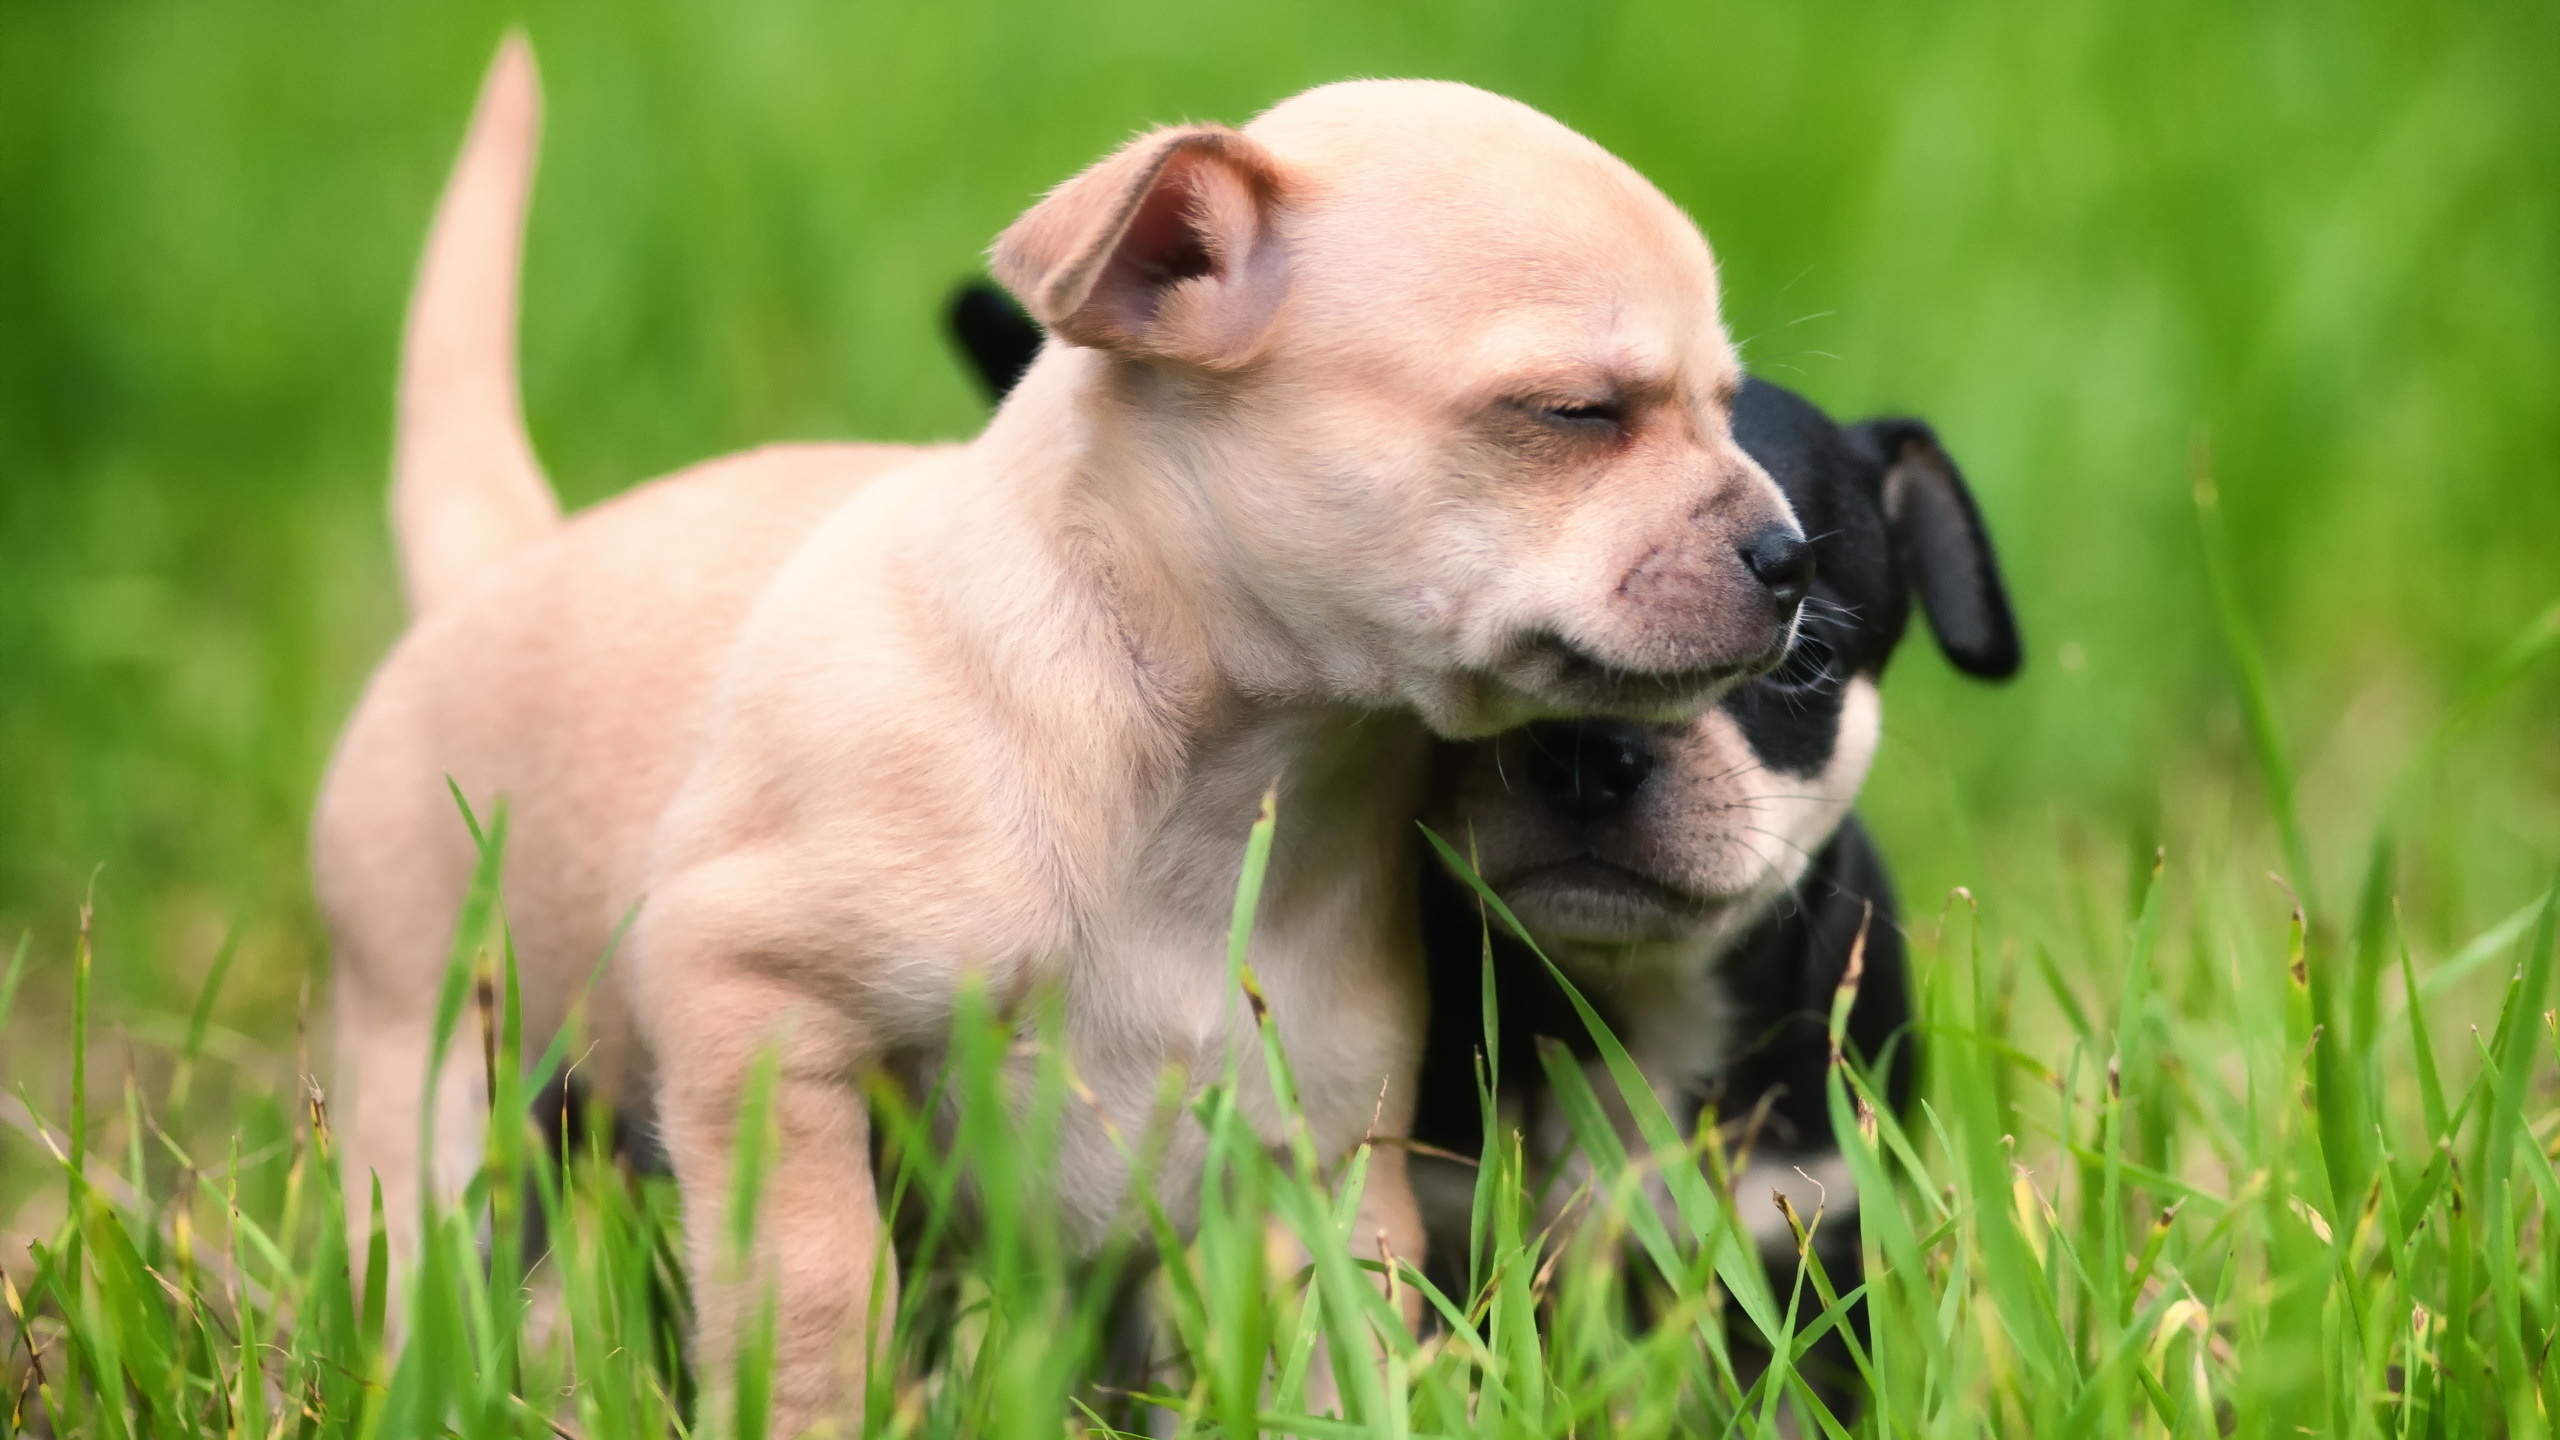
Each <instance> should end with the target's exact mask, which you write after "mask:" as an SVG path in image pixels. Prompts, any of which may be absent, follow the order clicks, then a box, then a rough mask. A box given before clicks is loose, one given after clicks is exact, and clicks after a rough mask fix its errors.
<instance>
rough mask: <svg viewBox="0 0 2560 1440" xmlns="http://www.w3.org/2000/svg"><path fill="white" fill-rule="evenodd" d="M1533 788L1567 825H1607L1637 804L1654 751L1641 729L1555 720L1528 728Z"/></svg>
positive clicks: (1615, 723) (1602, 722) (1649, 773)
mask: <svg viewBox="0 0 2560 1440" xmlns="http://www.w3.org/2000/svg"><path fill="white" fill-rule="evenodd" d="M1528 739H1529V748H1530V751H1531V754H1532V756H1533V759H1532V762H1531V765H1530V774H1529V777H1528V779H1529V783H1530V785H1531V786H1532V787H1533V788H1534V790H1535V791H1536V794H1537V796H1538V798H1539V799H1540V800H1541V801H1542V802H1544V803H1545V804H1546V805H1547V806H1548V807H1549V808H1551V809H1553V810H1555V811H1556V812H1557V813H1558V814H1561V815H1563V816H1565V817H1566V818H1567V819H1571V820H1577V821H1581V822H1583V823H1586V824H1588V823H1591V822H1594V821H1599V820H1606V819H1608V818H1610V817H1611V816H1614V815H1617V814H1619V813H1620V812H1622V811H1624V810H1625V809H1626V808H1627V807H1628V806H1630V805H1632V804H1634V803H1635V799H1636V792H1637V791H1639V790H1641V789H1643V788H1644V782H1645V781H1646V780H1647V779H1648V778H1650V777H1651V776H1652V774H1653V745H1652V743H1651V742H1650V741H1649V740H1648V739H1647V738H1646V736H1645V732H1644V731H1643V730H1642V729H1641V728H1640V727H1638V726H1635V725H1631V724H1627V723H1625V722H1622V721H1611V720H1555V721H1549V722H1547V723H1545V724H1541V725H1532V726H1530V727H1529V734H1528Z"/></svg>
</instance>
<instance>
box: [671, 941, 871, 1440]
mask: <svg viewBox="0 0 2560 1440" xmlns="http://www.w3.org/2000/svg"><path fill="white" fill-rule="evenodd" d="M655 918H656V919H657V920H658V921H659V922H660V923H659V924H657V925H656V926H654V927H653V930H652V933H651V934H650V935H649V936H648V937H647V939H648V940H649V942H650V944H649V948H648V949H647V951H645V952H643V953H645V954H646V955H647V957H648V964H647V973H648V978H649V987H648V994H647V995H646V997H645V999H644V1004H645V1005H646V1007H647V1010H648V1012H649V1022H650V1028H651V1031H652V1038H653V1040H654V1042H655V1048H656V1051H657V1055H658V1058H659V1064H660V1071H659V1076H660V1080H659V1084H660V1092H659V1095H660V1098H659V1114H660V1118H661V1123H662V1125H663V1127H664V1138H665V1141H666V1147H667V1153H668V1157H669V1159H670V1160H672V1161H673V1162H674V1166H675V1172H676V1183H677V1185H678V1187H679V1189H680V1190H681V1191H682V1192H683V1197H684V1208H685V1235H686V1240H687V1249H688V1252H689V1255H688V1258H689V1259H690V1261H691V1262H692V1270H693V1279H694V1285H695V1297H696V1311H697V1319H698V1324H699V1330H698V1334H699V1339H698V1341H697V1344H696V1350H695V1363H696V1367H697V1370H696V1373H698V1374H699V1375H700V1376H701V1377H702V1379H703V1393H704V1396H705V1399H704V1402H703V1412H702V1419H703V1421H704V1422H705V1423H709V1424H713V1425H714V1426H716V1427H721V1428H725V1427H726V1425H727V1423H728V1422H729V1420H730V1416H729V1414H728V1407H729V1406H730V1405H731V1404H733V1403H734V1398H733V1397H734V1393H735V1382H736V1376H737V1366H738V1358H739V1356H740V1354H741V1352H742V1350H743V1349H744V1348H745V1347H747V1346H749V1345H751V1344H753V1343H755V1342H754V1340H753V1338H752V1337H753V1336H754V1334H755V1331H756V1328H757V1325H756V1322H757V1319H758V1317H759V1316H760V1315H761V1313H762V1312H763V1307H764V1305H765V1304H766V1303H767V1297H768V1296H770V1297H771V1302H770V1303H771V1304H772V1306H773V1316H774V1334H773V1361H774V1374H773V1392H772V1393H773V1412H772V1413H773V1418H772V1429H771V1433H773V1434H776V1435H795V1434H798V1433H800V1432H801V1431H803V1430H806V1429H808V1428H809V1427H810V1426H812V1425H814V1424H817V1423H819V1422H820V1421H827V1420H832V1421H835V1422H836V1423H837V1425H838V1427H839V1429H840V1430H841V1431H842V1433H845V1434H852V1433H855V1432H856V1431H857V1430H858V1428H859V1424H860V1420H861V1411H862V1393H863V1386H862V1380H863V1374H864V1368H865V1364H866V1361H867V1360H868V1359H869V1321H870V1318H871V1315H872V1309H871V1305H872V1298H873V1297H872V1284H873V1278H874V1273H873V1272H874V1265H875V1260H876V1259H877V1258H878V1257H879V1256H880V1255H881V1254H882V1251H881V1247H880V1244H879V1241H880V1211H879V1200H878V1195H877V1192H876V1191H875V1190H874V1189H873V1185H872V1175H871V1152H870V1142H871V1116H870V1112H869V1109H868V1107H867V1106H866V1104H865V1103H864V1101H863V1098H862V1095H861V1092H860V1090H859V1088H858V1084H857V1082H858V1080H859V1077H860V1076H861V1075H862V1074H863V1073H864V1072H865V1071H866V1070H867V1069H868V1068H869V1067H870V1066H871V1065H872V1064H874V1063H875V1061H876V1053H875V1047H873V1046H872V1045H870V1044H869V1043H867V1041H866V1038H865V1036H864V1034H863V1033H862V1030H861V1027H860V1026H858V1025H857V1024H855V1023H853V1022H852V1021H850V1020H849V1019H848V1018H847V1017H846V1016H845V1014H844V1013H843V1011H842V1009H841V1008H840V1007H838V1006H834V1005H831V1004H828V1003H825V1002H824V1001H821V1000H818V999H817V998H815V997H813V996H812V995H811V994H810V993H809V991H808V989H807V988H805V987H803V986H798V985H794V984H792V983H790V977H789V976H788V974H787V973H783V972H784V967H781V966H778V965H775V964H773V963H771V962H770V960H769V959H767V958H766V957H758V956H753V955H742V954H740V953H738V951H736V950H735V949H733V948H721V947H717V946H701V947H687V946H683V945H682V944H681V940H682V938H683V937H684V936H685V934H687V933H688V932H689V933H690V934H692V935H702V934H704V933H706V932H705V930H704V929H702V928H698V927H697V926H696V925H695V924H694V923H692V921H691V918H690V917H688V916H685V915H683V914H682V913H676V914H668V913H666V912H664V911H662V912H661V914H660V915H659V916H658V917H655ZM709 933H719V932H718V931H711V932H709ZM727 933H729V934H732V935H737V934H749V933H753V932H751V931H746V930H743V929H732V930H729V931H728V932H727ZM766 1045H774V1046H776V1047H778V1049H779V1060H780V1067H779V1083H778V1085H777V1087H776V1089H775V1092H774V1097H773V1099H774V1104H773V1113H774V1116H775V1119H776V1121H777V1122H778V1123H777V1126H776V1133H777V1137H778V1140H779V1144H778V1146H777V1147H776V1148H775V1149H774V1150H773V1151H772V1152H771V1155H770V1157H769V1166H768V1168H767V1170H766V1172H765V1180H764V1185H763V1188H762V1193H761V1196H760V1199H759V1203H758V1205H757V1213H756V1215H755V1217H754V1220H753V1230H752V1234H753V1241H752V1245H751V1247H750V1248H749V1250H748V1252H747V1253H746V1255H745V1256H743V1257H741V1256H740V1255H739V1254H738V1253H737V1247H736V1243H735V1240H734V1238H733V1236H734V1228H735V1227H734V1226H733V1224H732V1217H731V1216H730V1213H729V1211H730V1202H731V1197H732V1194H733V1193H734V1187H735V1186H736V1183H737V1179H736V1173H735V1167H736V1160H737V1156H738V1148H739V1136H738V1134H737V1126H738V1119H739V1110H740V1107H741V1105H742V1103H743V1102H744V1100H745V1098H746V1093H747V1085H748V1077H749V1076H750V1074H752V1073H753V1070H754V1068H755V1064H756V1060H757V1057H758V1055H759V1054H760V1053H761V1051H762V1049H763V1047H765V1046H766ZM880 1278H881V1280H882V1281H883V1282H884V1284H883V1287H882V1288H883V1293H882V1300H883V1302H884V1303H883V1305H882V1308H881V1309H880V1311H879V1313H880V1314H881V1315H883V1316H886V1315H888V1314H891V1313H894V1310H895V1308H896V1304H897V1294H896V1276H895V1273H894V1271H892V1272H891V1273H890V1274H888V1275H885V1276H882V1277H880ZM714 1417H717V1418H716V1419H715V1418H714Z"/></svg>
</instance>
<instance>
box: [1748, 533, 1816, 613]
mask: <svg viewBox="0 0 2560 1440" xmlns="http://www.w3.org/2000/svg"><path fill="white" fill-rule="evenodd" d="M1742 563H1743V564H1745V565H1748V566H1750V567H1751V573H1752V574H1753V575H1756V576H1758V577H1759V579H1760V583H1761V584H1763V585H1766V586H1768V587H1769V593H1770V594H1771V595H1772V596H1774V597H1776V599H1777V602H1778V603H1779V604H1780V605H1794V604H1797V603H1799V602H1800V601H1802V600H1803V599H1804V597H1805V595H1806V594H1807V592H1809V591H1811V590H1812V589H1813V547H1812V546H1810V545H1808V544H1806V543H1805V542H1804V539H1803V537H1802V536H1799V535H1797V534H1796V533H1795V532H1794V531H1792V530H1781V529H1779V528H1778V527H1776V526H1774V525H1773V526H1771V527H1769V528H1768V529H1766V530H1763V531H1761V532H1760V533H1759V534H1758V535H1756V536H1754V537H1752V541H1751V543H1750V544H1749V545H1747V546H1744V547H1743V551H1742Z"/></svg>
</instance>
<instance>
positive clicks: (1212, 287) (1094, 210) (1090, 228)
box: [992, 125, 1287, 369]
mask: <svg viewBox="0 0 2560 1440" xmlns="http://www.w3.org/2000/svg"><path fill="white" fill-rule="evenodd" d="M1279 196H1280V173H1279V167H1278V165H1277V164H1276V163H1275V162H1274V161H1273V160H1272V158H1271V154H1270V152H1269V151H1267V150H1265V149H1263V148H1262V146H1261V145H1260V144H1258V143H1257V142H1255V141H1253V140H1251V139H1249V138H1247V137H1246V136H1245V135H1244V134H1243V133H1242V132H1240V131H1235V130H1230V129H1227V128H1226V127H1225V126H1222V125H1185V126H1181V127H1178V128H1175V129H1170V130H1158V131H1155V132H1153V133H1151V134H1147V135H1141V136H1139V137H1138V138H1137V139H1135V140H1133V141H1131V142H1129V144H1128V145H1126V146H1124V147H1123V148H1122V149H1121V150H1120V152H1119V153H1118V154H1116V155H1113V156H1111V157H1110V158H1108V159H1106V160H1104V161H1102V162H1101V163H1100V164H1098V165H1096V166H1094V167H1093V168H1092V169H1090V170H1087V171H1085V172H1084V173H1083V174H1081V175H1078V176H1077V177H1075V178H1074V179H1072V180H1070V181H1068V182H1067V183H1066V184H1064V185H1061V186H1059V187H1058V188H1057V189H1055V190H1052V191H1050V192H1049V194H1048V197H1047V198H1045V199H1043V200H1042V201H1041V202H1040V203H1039V204H1037V205H1034V206H1032V207H1031V209H1030V211H1029V212H1028V213H1027V214H1025V215H1024V216H1023V217H1022V218H1021V219H1019V220H1016V221H1014V222H1013V224H1012V226H1010V227H1009V228H1008V229H1006V231H1005V232H1004V233H1003V234H1002V235H999V236H997V237H996V243H995V250H994V253H993V256H992V260H993V266H992V268H993V269H994V271H995V276H996V279H998V280H1000V281H1002V282H1003V283H1004V287H1005V288H1006V289H1008V290H1011V291H1012V292H1013V293H1014V294H1015V295H1016V296H1018V297H1020V298H1021V300H1022V304H1023V307H1024V308H1025V309H1027V310H1029V311H1030V312H1031V317H1032V318H1033V319H1035V320H1037V321H1039V322H1040V323H1041V324H1042V325H1044V326H1046V327H1048V329H1049V331H1050V333H1052V334H1054V335H1056V336H1057V337H1058V338H1059V339H1061V340H1064V341H1067V342H1068V343H1069V344H1073V345H1090V346H1093V347H1095V348H1097V349H1103V350H1114V351H1118V352H1121V353H1123V354H1128V355H1142V356H1151V357H1156V358H1161V359H1168V360H1180V361H1186V362H1188V363H1191V364H1194V365H1200V366H1204V367H1207V368H1211V369H1227V368H1231V367H1233V366H1237V365H1241V364H1243V363H1245V362H1246V361H1248V360H1250V359H1252V358H1253V355H1254V352H1255V351H1256V350H1257V349H1258V348H1259V347H1260V345H1261V342H1262V337H1263V334H1264V332H1265V331H1266V330H1267V329H1269V327H1270V323H1271V316H1272V312H1273V311H1275V310H1276V309H1278V308H1279V303H1280V293H1281V289H1282V287H1283V285H1284V283H1285V281H1286V278H1287V277H1286V272H1285V269H1284V267H1283V264H1282V260H1281V254H1280V245H1279V241H1278V239H1277V237H1276V236H1275V235H1274V234H1273V226H1272V216H1273V211H1274V209H1275V208H1276V206H1277V205H1278V203H1279Z"/></svg>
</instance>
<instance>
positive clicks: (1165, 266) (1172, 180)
mask: <svg viewBox="0 0 2560 1440" xmlns="http://www.w3.org/2000/svg"><path fill="white" fill-rule="evenodd" d="M1195 164H1196V162H1194V161H1192V160H1191V159H1190V157H1188V156H1178V157H1176V158H1175V159H1174V160H1173V162H1172V163H1171V164H1168V165H1167V166H1166V167H1165V170H1164V173H1163V174H1162V175H1161V176H1159V177H1158V179H1157V181H1156V184H1155V186H1154V188H1153V189H1151V190H1149V191H1148V192H1147V198H1146V199H1144V200H1142V201H1140V202H1139V204H1138V213H1137V214H1136V215H1134V216H1132V217H1131V218H1130V221H1129V228H1128V230H1127V231H1125V232H1124V233H1123V234H1122V235H1121V237H1120V244H1119V247H1118V248H1117V249H1116V250H1114V251H1113V252H1112V256H1111V261H1110V263H1109V264H1108V265H1106V266H1105V267H1104V268H1103V272H1102V278H1101V281H1100V283H1099V284H1097V285H1096V286H1095V287H1094V288H1095V290H1097V291H1098V292H1100V293H1099V294H1097V295H1096V297H1095V298H1096V299H1098V300H1100V301H1101V302H1102V303H1103V304H1104V305H1105V306H1107V307H1108V309H1109V313H1110V315H1111V319H1112V322H1113V327H1114V328H1115V329H1117V330H1119V331H1120V332H1121V333H1122V334H1124V335H1128V336H1131V337H1133V338H1134V337H1135V336H1137V335H1139V334H1142V333H1144V332H1145V330H1146V328H1147V327H1148V326H1149V325H1150V324H1152V323H1154V321H1155V317H1156V307H1157V305H1158V304H1159V303H1160V302H1161V301H1162V300H1163V298H1164V293H1165V292H1166V291H1167V290H1169V289H1171V288H1172V287H1174V286H1175V285H1178V284H1180V283H1181V282H1183V281H1185V280H1189V279H1192V278H1194V277H1197V276H1201V275H1214V274H1217V273H1218V269H1219V265H1218V255H1217V250H1216V247H1215V245H1214V244H1213V242H1212V241H1211V239H1210V237H1209V234H1208V232H1207V230H1206V228H1205V227H1204V226H1203V224H1202V223H1201V222H1202V219H1203V217H1202V215H1201V211H1202V209H1203V208H1204V207H1203V206H1202V205H1201V203H1200V202H1201V200H1202V198H1203V197H1202V196H1201V195H1200V194H1199V192H1198V189H1197V186H1198V179H1197V177H1196V176H1195V175H1194V174H1192V173H1191V172H1192V170H1193V167H1194V165H1195Z"/></svg>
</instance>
